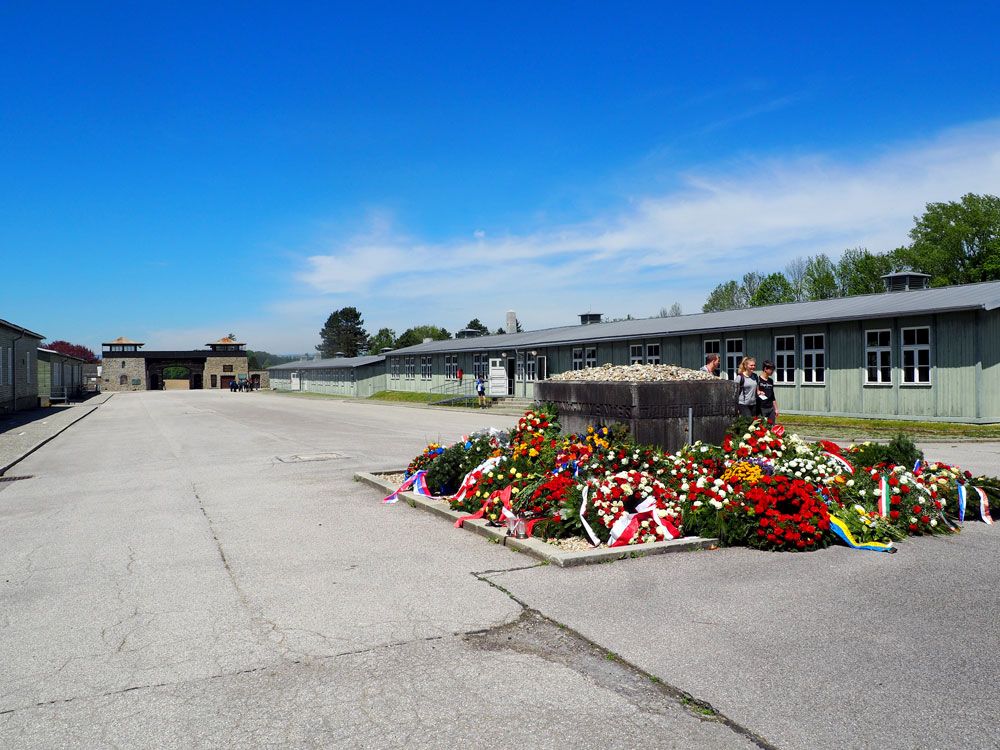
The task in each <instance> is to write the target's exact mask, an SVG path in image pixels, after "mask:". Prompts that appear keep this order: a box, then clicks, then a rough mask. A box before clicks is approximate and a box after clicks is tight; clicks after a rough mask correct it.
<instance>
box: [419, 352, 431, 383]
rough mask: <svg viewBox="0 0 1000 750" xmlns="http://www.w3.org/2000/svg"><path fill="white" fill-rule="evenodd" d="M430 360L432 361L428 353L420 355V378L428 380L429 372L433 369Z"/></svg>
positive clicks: (429, 377)
mask: <svg viewBox="0 0 1000 750" xmlns="http://www.w3.org/2000/svg"><path fill="white" fill-rule="evenodd" d="M432 362H433V358H432V357H431V356H430V355H424V356H421V357H420V379H421V380H430V379H431V372H432V371H433V367H432Z"/></svg>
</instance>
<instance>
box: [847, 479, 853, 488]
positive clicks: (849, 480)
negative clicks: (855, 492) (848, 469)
mask: <svg viewBox="0 0 1000 750" xmlns="http://www.w3.org/2000/svg"><path fill="white" fill-rule="evenodd" d="M847 486H848V487H853V486H854V480H853V479H848V480H847Z"/></svg>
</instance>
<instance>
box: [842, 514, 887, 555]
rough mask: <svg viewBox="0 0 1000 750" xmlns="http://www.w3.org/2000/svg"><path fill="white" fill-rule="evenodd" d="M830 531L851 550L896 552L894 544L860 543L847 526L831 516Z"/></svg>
mask: <svg viewBox="0 0 1000 750" xmlns="http://www.w3.org/2000/svg"><path fill="white" fill-rule="evenodd" d="M830 531H832V532H833V533H834V534H836V535H837V537H838V538H839V539H840V541H842V542H843V543H844V544H846V545H847V546H848V547H850V548H851V549H865V550H870V551H872V552H895V551H896V549H897V548H896V547H895V546H894V545H893V543H892V542H863V543H862V542H858V541H857V540H856V539H855V538H854V535H853V534H852V533H851V530H850V529H849V528H847V524H846V523H844V522H843V521H842V520H840V519H839V518H837V517H836V516H830Z"/></svg>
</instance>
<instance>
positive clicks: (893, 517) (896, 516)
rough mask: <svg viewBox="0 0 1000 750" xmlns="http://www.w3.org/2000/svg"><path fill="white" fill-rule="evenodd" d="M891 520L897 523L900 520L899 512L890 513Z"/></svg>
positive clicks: (891, 511) (892, 511)
mask: <svg viewBox="0 0 1000 750" xmlns="http://www.w3.org/2000/svg"><path fill="white" fill-rule="evenodd" d="M889 518H891V519H892V520H893V521H895V520H896V519H897V518H899V511H898V510H890V511H889Z"/></svg>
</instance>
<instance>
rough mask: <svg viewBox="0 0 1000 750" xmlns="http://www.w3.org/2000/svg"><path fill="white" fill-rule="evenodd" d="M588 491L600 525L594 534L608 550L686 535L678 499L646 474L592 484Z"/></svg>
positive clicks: (619, 476) (617, 476) (615, 476)
mask: <svg viewBox="0 0 1000 750" xmlns="http://www.w3.org/2000/svg"><path fill="white" fill-rule="evenodd" d="M588 490H589V492H590V494H591V498H592V500H591V502H592V506H591V507H592V509H593V516H595V517H596V521H597V529H595V533H596V534H597V535H598V537H599V538H600V539H601V540H602V541H606V542H607V544H608V546H609V547H619V546H622V545H625V544H643V543H645V542H661V541H664V540H666V539H676V538H678V537H680V536H682V535H683V533H682V531H681V508H680V504H679V503H678V502H677V495H676V494H675V493H674V491H673V490H671V489H669V488H668V487H667V486H666V485H664V484H663V482H660V481H659V480H658V479H656V478H655V477H654V476H653V475H651V474H649V473H647V472H641V471H622V472H619V473H617V474H612V475H610V476H606V477H603V478H601V479H599V480H595V481H592V482H590V483H589V485H588ZM588 515H590V514H589V513H588ZM591 541H594V540H593V539H592V540H591Z"/></svg>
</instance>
